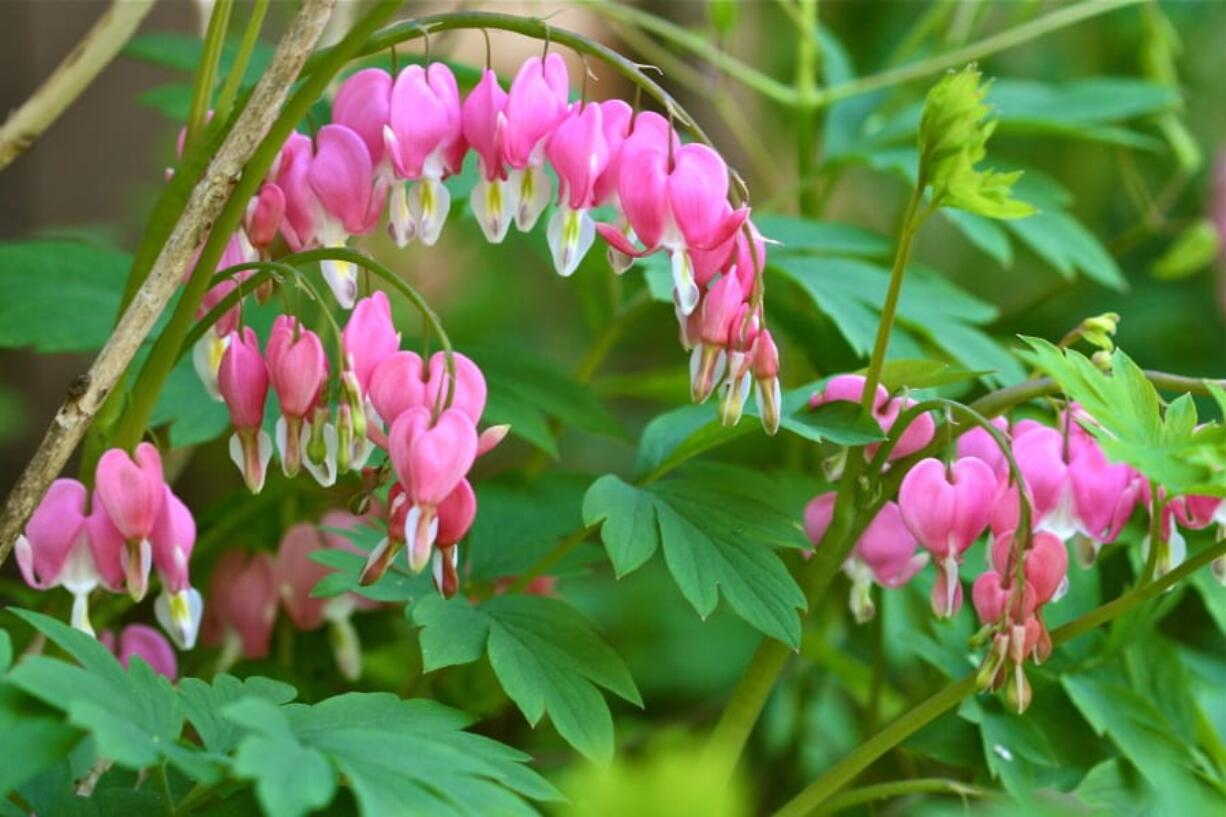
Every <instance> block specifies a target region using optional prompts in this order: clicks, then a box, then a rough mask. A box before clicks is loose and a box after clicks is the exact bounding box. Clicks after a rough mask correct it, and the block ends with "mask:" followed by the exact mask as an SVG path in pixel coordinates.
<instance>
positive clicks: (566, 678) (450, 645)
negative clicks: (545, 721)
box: [409, 594, 642, 762]
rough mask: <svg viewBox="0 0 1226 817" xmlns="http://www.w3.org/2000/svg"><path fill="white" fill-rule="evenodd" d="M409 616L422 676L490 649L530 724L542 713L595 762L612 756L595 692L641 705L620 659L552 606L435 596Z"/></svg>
mask: <svg viewBox="0 0 1226 817" xmlns="http://www.w3.org/2000/svg"><path fill="white" fill-rule="evenodd" d="M409 613H410V614H411V616H412V619H413V621H414V623H416V624H417V625H419V626H420V627H422V632H421V649H422V662H423V665H424V667H425V669H426V671H427V672H429V671H432V670H435V669H438V668H440V667H445V666H451V665H454V664H466V663H470V662H472V661H475V660H477V659H478V658H480V657H481V654H482V652H483V651H487V650H488V652H489V657H490V665H491V666H492V667H493V669H494V674H495V675H496V676H497V677H498V682H499V683H500V684H501V685H502V688H503V689H504V690H505V691H506V693H507V696H508V697H510V698H511V700H513V701H514V702H515V704H516V706H518V707H519V709H520V711H521V712H523V714H524V717H525V718H526V719H527V720H528V722H529V723H531V724H532V725H533V726H535V725H536V724H537V723H539V722H540V719H541V717H542V716H543V715H545V714H548V715H549V718H550V720H551V721H552V722H553V725H554V727H555V728H556V729H557V730H558V734H560V735H561V736H562V737H563V738H564V739H565V740H566V741H567V742H568V743H570V744H571V745H572V746H574V747H575V748H576V749H578V750H579V751H580V752H582V753H583V754H584V755H586V756H587V757H589V758H591V759H593V760H598V761H601V762H607V761H608V760H609V759H610V758H611V757H612V755H613V718H612V716H611V715H610V714H609V707H608V704H606V703H605V700H604V698H603V697H602V696H601V694H600V692H599V690H598V689H597V686H600V687H604V688H605V689H607V690H609V691H610V692H613V693H614V694H616V695H618V696H619V697H621V698H623V699H624V700H626V701H629V702H630V703H632V704H635V705H637V706H642V700H641V698H640V697H639V693H638V690H637V689H636V688H635V686H634V679H632V678H631V677H630V673H629V672H628V671H627V670H626V666H625V664H623V663H622V660H621V658H619V657H618V656H617V653H615V652H614V651H613V650H612V649H611V648H610V647H609V646H608V645H607V644H605V643H604V641H602V640H601V639H600V637H599V636H598V635H597V634H596V632H595V631H594V630H593V629H592V628H591V625H589V624H588V623H587V621H586V620H585V619H584V618H583V617H582V616H580V615H579V614H578V613H577V612H576V611H575V610H574V609H573V608H571V607H570V606H569V605H567V604H566V603H565V602H563V601H560V600H558V599H553V598H548V597H545V596H534V595H518V594H512V595H505V596H496V597H494V598H492V599H490V600H489V601H487V602H485V603H484V604H482V605H481V606H479V607H473V606H471V605H470V604H469V602H468V601H467V600H465V599H452V600H450V601H444V600H443V599H442V598H441V597H439V596H433V597H430V598H428V599H423V600H422V601H420V602H418V603H417V604H416V605H414V606H413V607H412V608H411V610H410V611H409Z"/></svg>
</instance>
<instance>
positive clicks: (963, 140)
mask: <svg viewBox="0 0 1226 817" xmlns="http://www.w3.org/2000/svg"><path fill="white" fill-rule="evenodd" d="M982 80H983V76H982V74H980V72H979V69H978V68H977V67H976V66H975V65H973V64H972V65H968V66H966V67H965V68H963V69H962V70H961V71H957V72H953V71H951V72H950V73H948V74H946V75H945V76H944V77H943V78H942V79H941V81H940V82H938V83H937V84H936V85H935V86H933V88H932V90H930V91H929V92H928V96H927V98H926V99H925V100H924V113H923V116H922V117H921V119H920V127H919V151H920V179H921V183H926V184H927V185H928V186H929V187H931V189H932V206H933V207H954V208H957V209H959V210H966V211H967V212H970V213H976V214H978V215H981V216H987V217H988V218H1023V217H1025V216H1029V215H1031V214H1033V213H1034V212H1035V209H1034V208H1033V207H1032V206H1030V205H1029V204H1027V203H1026V202H1024V201H1021V200H1020V199H1016V198H1014V197H1013V195H1012V194H1013V184H1014V182H1016V181H1017V180H1018V178H1019V177H1020V176H1021V175H1022V174H1021V171H1014V172H1012V173H1000V172H997V171H995V170H989V169H983V170H980V169H977V168H976V165H978V164H979V163H980V162H982V161H983V160H984V158H985V157H986V156H987V144H988V139H989V138H990V137H991V136H992V132H993V131H994V130H996V120H995V119H990V118H989V114H990V113H991V109H990V108H989V107H988V105H987V104H986V103H984V101H983V100H984V97H986V96H987V93H988V89H989V88H990V86H991V84H990V83H986V82H983V81H982Z"/></svg>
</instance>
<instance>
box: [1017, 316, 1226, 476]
mask: <svg viewBox="0 0 1226 817" xmlns="http://www.w3.org/2000/svg"><path fill="white" fill-rule="evenodd" d="M1023 340H1024V341H1025V342H1026V343H1027V344H1029V346H1030V351H1028V352H1026V353H1024V354H1023V357H1025V358H1026V359H1027V360H1029V361H1030V362H1031V363H1032V364H1033V365H1034V366H1036V367H1037V368H1039V369H1040V370H1042V371H1043V372H1045V373H1046V374H1048V375H1050V376H1051V377H1052V378H1053V379H1054V380H1055V381H1056V382H1057V383H1058V384H1059V385H1060V388H1061V389H1062V390H1063V391H1064V393H1065V394H1067V395H1068V396H1069V398H1071V399H1072V400H1075V401H1076V402H1077V403H1079V404H1080V405H1081V407H1082V408H1084V409H1085V410H1086V411H1087V412H1088V413H1089V415H1090V416H1091V417H1093V418H1094V420H1095V424H1090V425H1088V426H1087V428H1088V429H1089V431H1090V432H1091V433H1093V434H1094V436H1095V437H1096V438H1097V439H1098V442H1099V444H1100V445H1101V446H1102V447H1103V450H1104V451H1105V452H1106V454H1107V456H1108V457H1109V458H1111V459H1112V460H1114V461H1119V462H1127V463H1129V464H1130V465H1132V466H1134V467H1135V468H1137V469H1138V470H1140V471H1141V472H1142V473H1143V474H1145V475H1146V476H1147V477H1149V478H1150V479H1153V480H1156V481H1158V482H1159V483H1161V484H1162V485H1165V486H1166V488H1167V490H1168V491H1170V492H1171V493H1172V494H1189V493H1194V494H1212V495H1226V484H1223V483H1222V480H1221V477H1220V476H1219V475H1217V474H1215V473H1214V471H1213V469H1211V468H1210V467H1208V466H1207V465H1205V464H1203V463H1201V462H1199V461H1197V455H1198V453H1200V452H1201V451H1203V450H1206V449H1208V450H1219V449H1220V448H1221V447H1222V446H1223V445H1226V430H1224V429H1223V428H1222V427H1221V426H1218V425H1214V426H1211V427H1207V428H1203V429H1199V430H1197V429H1196V422H1197V420H1196V407H1195V404H1194V403H1193V402H1192V400H1191V398H1190V397H1188V396H1187V395H1184V396H1183V397H1181V398H1179V399H1177V400H1175V401H1173V402H1171V403H1170V404H1169V405H1168V406H1167V407H1166V408H1165V410H1164V408H1163V405H1162V402H1161V400H1160V399H1159V397H1158V391H1157V389H1155V388H1154V386H1153V384H1152V383H1150V382H1149V380H1147V379H1146V377H1145V373H1144V372H1143V371H1142V370H1141V368H1140V367H1139V366H1137V364H1136V363H1134V362H1133V361H1132V359H1131V358H1129V357H1128V356H1127V355H1126V354H1124V353H1123V352H1122V351H1121V350H1119V349H1116V351H1115V354H1113V355H1112V358H1111V361H1112V372H1113V373H1112V374H1106V373H1104V372H1102V371H1101V370H1099V369H1098V368H1097V367H1096V366H1095V365H1094V364H1093V363H1092V362H1090V360H1089V359H1088V358H1086V357H1085V355H1082V354H1081V353H1080V352H1077V351H1076V350H1072V349H1067V350H1066V349H1060V348H1058V347H1057V346H1055V345H1054V344H1052V343H1049V342H1048V341H1045V340H1041V339H1039V338H1023Z"/></svg>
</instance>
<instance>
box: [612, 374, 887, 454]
mask: <svg viewBox="0 0 1226 817" xmlns="http://www.w3.org/2000/svg"><path fill="white" fill-rule="evenodd" d="M818 385H819V384H817V383H814V384H810V385H808V386H801V387H800V388H796V389H789V390H788V391H787V392H785V393H784V395H783V401H782V419H781V421H780V424H779V427H780V428H782V429H783V430H785V431H788V432H791V433H792V434H796V435H798V436H800V437H803V438H804V439H806V440H810V441H812V442H820V441H821V440H829V441H831V442H833V443H838V444H840V445H866V444H868V443H872V442H877V441H879V440H881V439H883V436H882V434H881V428H880V427H879V426H878V425H877V424H876V423H875V422H873V421H872V420H871V419H869V418H868V417H867V416H866V415H865V414H864V413H863V412H862V411H857V410H856V408H855V406H853V405H851V404H846V405H839V404H830V405H826V406H822V407H820V408H818V409H817V410H811V409H809V407H808V401H809V397H810V395H812V394H813V392H814V391H815V390H816V389H817V387H818ZM717 411H718V409H717V407H716V406H715V404H714V403H703V404H700V405H690V406H681V407H680V408H675V409H671V410H669V411H666V412H664V413H663V414H660V415H657V416H656V417H655V418H654V419H653V420H652V421H651V422H650V423H648V424H647V427H646V428H644V429H643V433H642V435H641V436H640V437H639V451H638V458H637V460H636V463H635V470H636V472H637V473H638V475H639V476H645V475H647V474H653V473H664V472H667V471H671V470H673V469H674V468H676V467H677V466H678V465H681V464H682V463H684V462H686V461H688V460H690V459H693V458H694V457H696V456H698V455H699V454H702V453H703V452H705V451H709V450H711V449H712V448H715V447H717V446H720V445H723V444H725V443H728V442H731V441H733V440H736V439H739V438H741V437H744V436H746V435H749V434H759V433H762V432H761V430H760V428H759V426H758V424H757V423H756V422H754V420H753V419H752V418H756V417H757V416H758V409H757V406H756V405H754V404H751V405H749V406H747V407H746V411H745V414H746V415H748V416H747V417H743V418H742V419H741V422H739V423H737V424H736V425H735V426H725V425H723V424H722V423H720V421H719V419H718V417H717Z"/></svg>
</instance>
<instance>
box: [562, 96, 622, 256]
mask: <svg viewBox="0 0 1226 817" xmlns="http://www.w3.org/2000/svg"><path fill="white" fill-rule="evenodd" d="M603 110H604V109H603V107H602V106H601V105H600V104H599V103H595V102H591V103H588V104H586V105H580V106H578V107H576V108H575V109H574V110H573V111H572V112H571V113H570V114H569V115H568V116H567V117H566V118H565V119H563V120H562V122H561V123H560V124H559V125H558V127H557V129H556V130H554V132H553V135H552V136H550V137H549V142H548V146H547V148H546V153H547V154H548V156H549V163H550V164H551V165H552V166H553V170H554V173H556V174H557V176H558V207H557V209H556V211H555V212H554V214H553V216H552V217H550V219H549V228H548V230H547V231H546V234H547V236H548V238H549V249H550V252H551V254H552V255H553V266H554V269H555V270H557V272H558V274H559V275H561V276H563V277H568V276H570V275H572V274H574V272H575V270H576V269H577V268H578V267H579V262H580V261H582V260H583V257H584V256H585V255H587V251H588V250H589V249H591V247H592V243H593V242H594V241H595V240H596V225H595V223H594V222H593V221H592V217H591V216H590V215H589V214H588V213H589V211H590V210H591V209H592V208H593V207H594V206H595V204H596V181H597V179H599V178H600V174H601V173H603V172H604V169H605V167H606V166H607V165H608V163H609V145H608V143H607V142H606V141H605V131H604V120H603V114H602V111H603Z"/></svg>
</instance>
